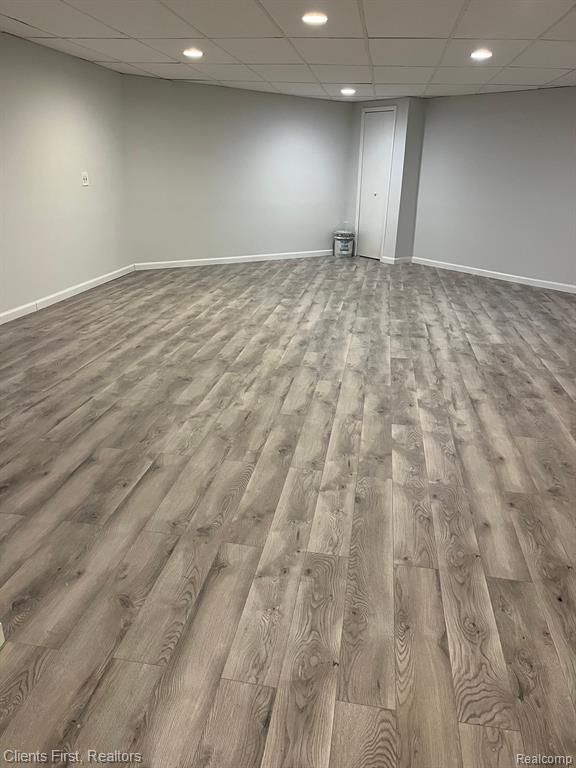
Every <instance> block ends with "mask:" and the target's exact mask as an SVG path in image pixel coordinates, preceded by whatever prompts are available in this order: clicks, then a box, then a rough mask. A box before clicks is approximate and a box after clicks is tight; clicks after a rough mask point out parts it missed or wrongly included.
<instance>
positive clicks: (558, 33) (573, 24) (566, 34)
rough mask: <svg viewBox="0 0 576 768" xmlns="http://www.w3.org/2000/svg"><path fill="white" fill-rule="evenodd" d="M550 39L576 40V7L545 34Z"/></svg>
mask: <svg viewBox="0 0 576 768" xmlns="http://www.w3.org/2000/svg"><path fill="white" fill-rule="evenodd" d="M544 37H545V38H546V39H548V40H576V7H575V8H574V10H573V11H571V12H570V13H569V14H568V15H567V16H564V18H563V19H562V21H559V22H558V24H555V25H554V26H553V27H552V29H549V30H548V32H546V34H545V35H544Z"/></svg>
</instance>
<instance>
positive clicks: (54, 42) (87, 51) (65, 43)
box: [32, 37, 116, 61]
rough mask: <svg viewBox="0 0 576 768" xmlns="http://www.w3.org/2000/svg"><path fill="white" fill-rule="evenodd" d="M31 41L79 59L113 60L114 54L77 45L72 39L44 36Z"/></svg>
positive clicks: (89, 39) (89, 40)
mask: <svg viewBox="0 0 576 768" xmlns="http://www.w3.org/2000/svg"><path fill="white" fill-rule="evenodd" d="M32 42H33V43H39V44H40V45H43V46H44V47H45V48H54V50H56V51H61V52H62V53H67V54H68V55H69V56H77V57H78V58H79V59H86V61H115V60H116V59H115V57H114V56H110V55H108V54H106V53H102V52H101V51H95V50H94V49H93V48H90V47H89V46H85V45H78V44H77V43H76V42H74V41H72V40H61V39H60V38H59V37H44V38H42V39H38V38H35V39H34V40H32ZM88 42H89V43H91V42H92V38H88Z"/></svg>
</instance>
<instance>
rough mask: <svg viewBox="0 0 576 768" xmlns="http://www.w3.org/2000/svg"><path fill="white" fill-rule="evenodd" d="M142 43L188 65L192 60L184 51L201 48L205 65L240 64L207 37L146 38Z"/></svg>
mask: <svg viewBox="0 0 576 768" xmlns="http://www.w3.org/2000/svg"><path fill="white" fill-rule="evenodd" d="M142 42H143V43H144V44H145V45H148V46H150V48H154V49H155V50H157V51H160V52H161V53H165V54H166V56H169V57H170V58H172V59H174V60H175V61H182V62H184V63H187V64H192V60H191V59H187V58H186V56H184V54H183V51H185V50H186V49H187V48H199V49H200V50H201V51H202V52H203V53H204V56H203V58H202V59H201V61H202V63H203V64H237V63H238V62H237V61H236V59H235V58H234V57H233V56H230V54H229V53H226V51H223V50H222V49H221V48H220V46H219V45H216V43H213V42H212V41H211V40H207V39H206V38H205V37H200V38H191V37H188V38H185V39H183V40H181V39H177V38H160V39H158V38H155V37H146V38H143V40H142ZM198 63H200V60H199V61H198Z"/></svg>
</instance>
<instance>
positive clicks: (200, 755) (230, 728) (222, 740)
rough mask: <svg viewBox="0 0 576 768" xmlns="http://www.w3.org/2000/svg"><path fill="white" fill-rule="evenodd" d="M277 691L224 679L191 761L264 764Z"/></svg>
mask: <svg viewBox="0 0 576 768" xmlns="http://www.w3.org/2000/svg"><path fill="white" fill-rule="evenodd" d="M274 695H275V691H274V689H273V688H266V687H264V686H260V685H249V684H247V683H239V682H235V681H232V680H222V681H221V682H220V685H219V686H218V690H217V692H216V696H215V698H214V705H213V706H212V709H211V711H210V715H209V717H208V721H207V723H206V726H205V728H204V731H203V733H202V738H201V740H200V744H199V745H198V750H197V752H196V755H195V757H194V759H193V761H192V763H191V765H192V766H194V767H195V768H200V766H201V767H202V768H255V767H256V766H259V765H260V762H261V760H262V754H263V752H264V744H265V742H266V736H267V734H268V726H269V724H270V718H271V716H272V705H273V703H274Z"/></svg>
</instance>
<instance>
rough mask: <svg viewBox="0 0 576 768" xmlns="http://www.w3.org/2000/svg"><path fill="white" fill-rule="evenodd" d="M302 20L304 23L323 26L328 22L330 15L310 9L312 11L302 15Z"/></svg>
mask: <svg viewBox="0 0 576 768" xmlns="http://www.w3.org/2000/svg"><path fill="white" fill-rule="evenodd" d="M302 21H303V22H304V24H311V25H312V26H313V27H321V26H322V24H326V22H327V21H328V16H326V14H325V13H320V12H318V11H310V13H305V14H304V16H302Z"/></svg>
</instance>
